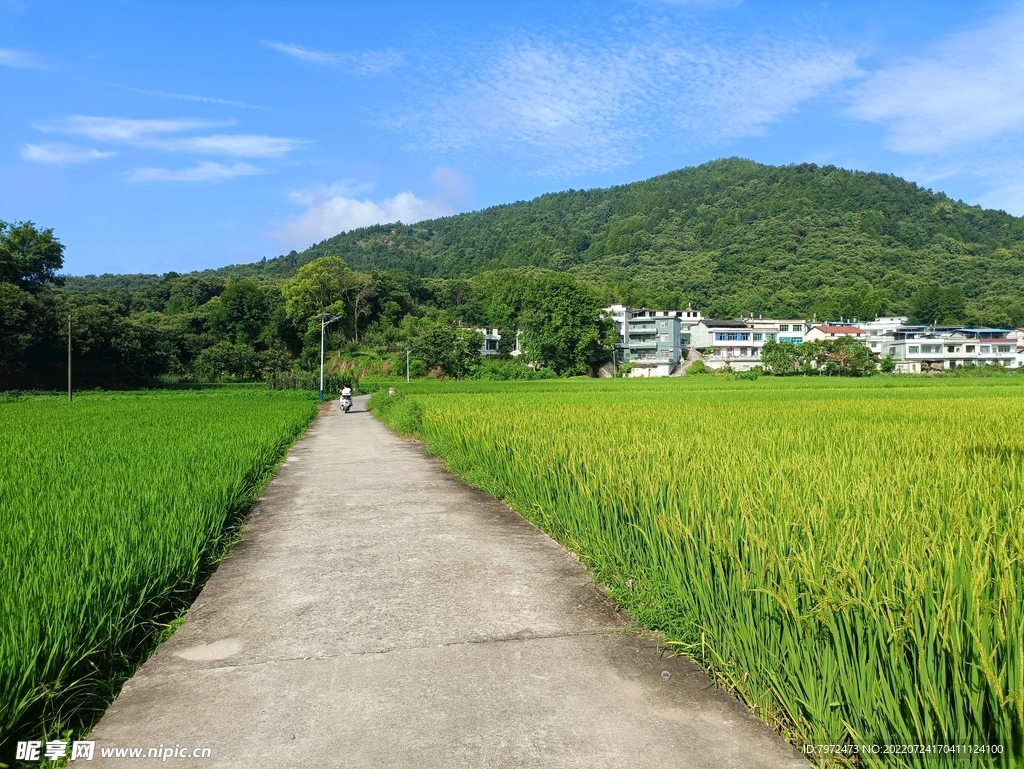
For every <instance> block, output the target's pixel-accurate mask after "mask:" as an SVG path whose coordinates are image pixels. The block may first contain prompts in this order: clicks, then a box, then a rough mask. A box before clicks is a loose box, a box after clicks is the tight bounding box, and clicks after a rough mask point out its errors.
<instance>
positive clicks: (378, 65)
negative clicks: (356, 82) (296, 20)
mask: <svg viewBox="0 0 1024 769" xmlns="http://www.w3.org/2000/svg"><path fill="white" fill-rule="evenodd" d="M261 42H262V43H263V45H265V46H267V48H272V49H273V50H275V51H277V52H278V53H283V54H285V55H286V56H291V57H292V58H293V59H298V60H299V61H305V62H308V63H310V64H318V65H320V66H324V67H340V68H342V69H344V70H345V71H347V72H350V73H352V74H355V75H377V74H379V73H381V72H386V71H387V70H389V69H394V68H395V67H400V66H401V65H402V64H404V63H405V59H404V58H403V57H402V54H400V53H398V52H397V51H392V50H391V49H385V50H382V51H363V52H362V53H328V52H327V51H319V50H317V49H316V48H307V47H306V46H302V45H295V44H294V43H277V42H274V41H272V40H263V41H261Z"/></svg>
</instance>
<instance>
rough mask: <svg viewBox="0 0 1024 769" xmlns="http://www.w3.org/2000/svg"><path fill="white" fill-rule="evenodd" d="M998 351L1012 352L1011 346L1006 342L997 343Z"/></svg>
mask: <svg viewBox="0 0 1024 769" xmlns="http://www.w3.org/2000/svg"><path fill="white" fill-rule="evenodd" d="M999 352H1013V348H1012V347H1010V345H1008V344H1001V345H999Z"/></svg>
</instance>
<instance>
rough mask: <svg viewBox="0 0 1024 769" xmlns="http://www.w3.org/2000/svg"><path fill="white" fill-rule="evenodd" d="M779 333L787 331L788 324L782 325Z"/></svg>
mask: <svg viewBox="0 0 1024 769" xmlns="http://www.w3.org/2000/svg"><path fill="white" fill-rule="evenodd" d="M779 331H789V324H788V323H783V324H781V325H780V326H779Z"/></svg>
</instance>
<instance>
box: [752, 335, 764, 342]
mask: <svg viewBox="0 0 1024 769" xmlns="http://www.w3.org/2000/svg"><path fill="white" fill-rule="evenodd" d="M763 336H764V334H754V341H755V342H760V341H761V337H763Z"/></svg>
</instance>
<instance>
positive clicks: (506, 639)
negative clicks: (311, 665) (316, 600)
mask: <svg viewBox="0 0 1024 769" xmlns="http://www.w3.org/2000/svg"><path fill="white" fill-rule="evenodd" d="M626 633H628V629H627V628H621V627H613V628H603V629H599V630H580V631H578V632H573V633H551V634H549V635H528V636H524V635H519V634H516V635H510V636H500V637H496V638H478V639H468V640H460V641H447V642H445V643H436V644H422V645H415V646H392V647H390V648H387V649H367V650H365V651H346V652H338V653H336V654H313V655H308V656H297V657H277V658H275V659H270V660H254V661H251V662H239V663H238V664H236V665H218V666H216V667H208V668H198V669H200V670H208V671H217V670H236V669H240V668H252V667H260V666H263V665H276V664H281V663H285V662H307V661H317V660H332V659H340V658H342V657H370V656H375V655H379V656H383V655H386V654H393V653H395V652H410V651H420V650H423V649H447V648H450V647H453V646H479V645H485V644H504V643H516V642H522V641H551V640H557V639H560V638H593V637H597V636H607V635H616V634H619V635H621V634H626ZM179 659H184V658H182V657H179ZM194 670H197V668H188V669H187V671H186V672H192V671H194ZM179 672H182V671H175V672H174V673H166V674H165V675H167V676H169V677H170V676H173V675H175V674H176V673H179ZM158 675H159V674H158Z"/></svg>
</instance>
